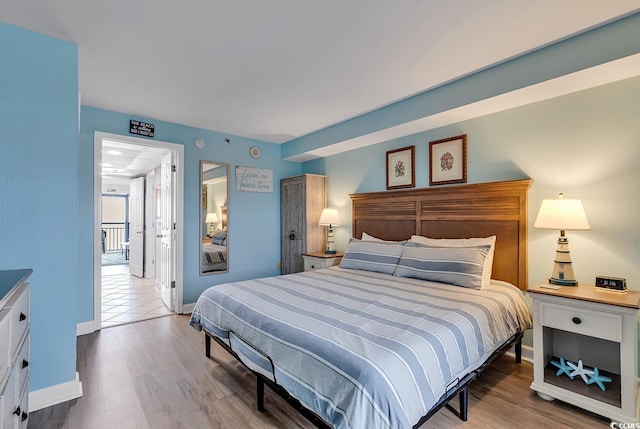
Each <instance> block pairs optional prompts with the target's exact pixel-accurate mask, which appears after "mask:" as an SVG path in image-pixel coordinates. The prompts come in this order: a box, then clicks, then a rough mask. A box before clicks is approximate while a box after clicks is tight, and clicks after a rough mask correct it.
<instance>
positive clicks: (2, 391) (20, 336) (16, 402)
mask: <svg viewBox="0 0 640 429" xmlns="http://www.w3.org/2000/svg"><path fill="white" fill-rule="evenodd" d="M31 272H32V271H31V270H10V271H0V429H17V428H20V429H24V428H26V427H27V425H28V423H29V412H28V403H27V402H28V399H29V333H30V331H29V323H30V322H29V321H30V314H29V283H27V282H26V280H27V278H28V277H29V276H30V275H31Z"/></svg>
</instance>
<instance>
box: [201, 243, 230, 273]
mask: <svg viewBox="0 0 640 429" xmlns="http://www.w3.org/2000/svg"><path fill="white" fill-rule="evenodd" d="M201 257H202V268H201V269H202V272H203V273H208V272H211V271H224V270H226V269H227V246H226V245H220V244H212V243H204V244H203V245H202V256H201Z"/></svg>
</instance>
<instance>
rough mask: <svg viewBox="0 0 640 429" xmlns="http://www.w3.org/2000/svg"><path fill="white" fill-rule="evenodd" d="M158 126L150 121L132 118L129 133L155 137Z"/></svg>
mask: <svg viewBox="0 0 640 429" xmlns="http://www.w3.org/2000/svg"><path fill="white" fill-rule="evenodd" d="M155 129H156V126H155V125H153V124H150V123H148V122H140V121H135V120H133V119H131V120H130V121H129V133H130V134H138V135H139V136H145V137H153V134H154V132H155Z"/></svg>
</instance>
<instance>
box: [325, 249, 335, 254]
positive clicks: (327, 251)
mask: <svg viewBox="0 0 640 429" xmlns="http://www.w3.org/2000/svg"><path fill="white" fill-rule="evenodd" d="M324 253H325V254H326V255H335V254H336V253H338V252H336V251H335V250H325V251H324Z"/></svg>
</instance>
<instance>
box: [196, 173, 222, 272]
mask: <svg viewBox="0 0 640 429" xmlns="http://www.w3.org/2000/svg"><path fill="white" fill-rule="evenodd" d="M228 215H229V164H224V163H221V162H211V161H200V241H199V242H200V275H201V276H202V275H208V274H218V273H226V272H228V271H229V258H228V252H227V249H228V246H229V237H228V235H227V229H228V228H227V226H228Z"/></svg>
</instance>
